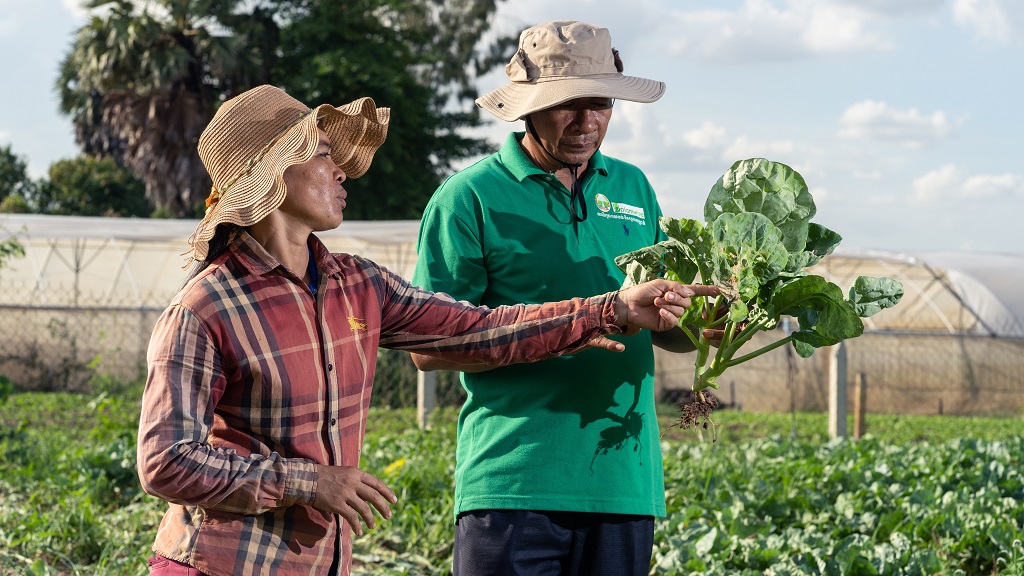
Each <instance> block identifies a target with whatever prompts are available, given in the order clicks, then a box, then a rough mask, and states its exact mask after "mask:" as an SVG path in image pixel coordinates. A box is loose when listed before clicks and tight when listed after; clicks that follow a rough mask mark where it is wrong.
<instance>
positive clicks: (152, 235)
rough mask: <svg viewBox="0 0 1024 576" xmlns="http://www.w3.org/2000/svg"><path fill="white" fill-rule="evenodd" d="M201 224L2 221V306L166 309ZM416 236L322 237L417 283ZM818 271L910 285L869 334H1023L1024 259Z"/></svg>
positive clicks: (872, 258)
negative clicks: (9, 256) (14, 246)
mask: <svg viewBox="0 0 1024 576" xmlns="http://www.w3.org/2000/svg"><path fill="white" fill-rule="evenodd" d="M196 224H197V221H195V220H152V219H124V218H92V217H72V216H40V215H7V216H3V215H0V239H2V238H6V237H9V236H12V235H13V236H15V237H17V238H18V239H19V241H20V242H21V243H22V244H23V245H24V246H25V248H26V257H25V258H19V259H14V260H11V261H10V262H8V265H7V267H6V268H4V269H0V306H19V305H21V306H70V307H75V306H79V307H156V308H162V307H163V306H164V305H165V304H166V302H167V301H168V300H169V299H170V297H171V296H172V295H173V294H174V292H175V291H176V290H177V288H178V287H179V286H180V285H181V282H182V280H183V279H184V271H183V270H182V268H181V267H182V264H183V263H184V259H183V257H182V256H181V253H182V252H184V250H185V248H186V247H187V239H188V237H189V236H190V235H191V234H192V231H193V230H195V227H196ZM418 230H419V222H418V221H415V220H400V221H372V222H371V221H345V222H342V224H341V226H340V227H339V228H338V229H336V230H332V231H329V232H321V233H318V236H319V237H320V238H321V239H322V240H323V241H324V243H325V244H327V246H328V247H329V248H330V249H331V250H332V251H335V252H349V253H354V254H359V255H362V256H365V257H367V258H370V259H372V260H374V261H375V262H377V263H379V264H381V265H384V266H387V267H388V268H389V269H391V270H393V271H395V272H397V273H399V274H402V275H403V276H405V277H406V278H410V277H411V276H412V271H413V268H414V266H415V263H416V236H417V233H418ZM814 272H815V273H817V274H821V275H823V276H825V277H826V278H829V279H830V280H832V281H834V282H836V283H837V284H839V285H840V286H842V287H843V288H844V289H846V288H848V287H849V286H850V285H851V284H852V283H853V280H854V279H855V278H856V277H857V276H861V275H865V276H889V277H892V278H895V279H897V280H900V281H901V282H902V283H903V285H904V288H905V290H906V295H905V296H904V299H903V301H902V302H901V303H900V305H899V306H897V307H895V308H893V309H890V310H885V311H883V312H881V313H879V314H878V315H876V316H874V317H872V318H868V319H867V320H866V322H865V324H866V328H867V329H868V330H872V331H879V332H884V331H895V332H921V333H946V334H968V335H978V336H995V337H1007V338H1024V290H1022V289H1021V287H1024V254H1008V253H1007V254H999V253H978V252H915V253H899V252H886V251H877V250H856V249H844V248H840V249H839V250H838V251H837V252H836V253H835V254H833V255H831V256H829V257H827V258H825V259H824V260H823V261H822V262H821V263H820V264H819V265H818V266H816V267H815V268H814Z"/></svg>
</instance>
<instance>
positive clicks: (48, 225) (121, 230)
mask: <svg viewBox="0 0 1024 576" xmlns="http://www.w3.org/2000/svg"><path fill="white" fill-rule="evenodd" d="M197 224H198V221H197V220H159V219H128V218H98V217H75V216H41V215H8V216H0V239H2V238H7V237H10V236H14V237H15V238H17V239H18V241H19V242H20V243H21V244H22V245H23V246H24V247H25V257H24V258H17V259H12V260H11V261H9V262H8V263H7V267H5V268H3V269H0V305H7V306H10V305H24V306H71V307H119V308H124V307H157V308H162V307H163V306H165V305H166V303H167V302H168V300H169V299H170V298H171V296H173V294H174V293H175V291H176V290H177V289H178V288H179V287H180V286H181V284H182V281H183V280H184V278H185V271H184V270H183V269H182V266H183V265H184V262H185V260H184V256H182V253H183V252H184V251H185V249H186V248H187V247H188V237H189V236H191V234H192V232H193V231H194V230H195V228H196V225H197ZM418 230H419V222H417V221H375V222H367V221H350V222H343V223H342V225H341V226H340V227H339V228H338V229H336V230H331V231H327V232H319V233H317V236H319V237H320V238H321V239H322V240H323V241H324V243H325V244H326V245H327V247H328V248H329V249H331V250H332V251H334V252H348V253H354V254H359V255H362V256H365V257H367V258H370V259H372V260H374V261H375V262H377V263H379V264H381V265H383V266H386V267H388V268H389V269H391V270H393V271H395V272H397V273H399V274H402V275H403V276H405V277H410V276H411V275H412V270H413V266H415V263H416V234H417V232H418Z"/></svg>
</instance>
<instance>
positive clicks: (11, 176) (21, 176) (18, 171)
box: [0, 145, 35, 202]
mask: <svg viewBox="0 0 1024 576" xmlns="http://www.w3.org/2000/svg"><path fill="white" fill-rule="evenodd" d="M34 190H35V182H33V181H32V178H30V177H29V175H28V163H26V162H25V160H24V159H22V158H21V157H20V156H18V155H17V154H15V153H14V150H13V149H11V146H10V145H7V146H0V202H4V201H5V200H6V199H7V198H8V197H21V198H26V197H28V196H31V195H32V193H33V191H34Z"/></svg>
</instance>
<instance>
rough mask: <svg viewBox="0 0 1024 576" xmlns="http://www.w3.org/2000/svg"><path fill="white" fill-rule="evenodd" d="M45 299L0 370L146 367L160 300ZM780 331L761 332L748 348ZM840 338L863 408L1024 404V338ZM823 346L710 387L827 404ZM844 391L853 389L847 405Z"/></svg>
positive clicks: (685, 361)
mask: <svg viewBox="0 0 1024 576" xmlns="http://www.w3.org/2000/svg"><path fill="white" fill-rule="evenodd" d="M7 288H8V289H10V285H8V286H7ZM6 296H9V295H6ZM5 300H14V301H18V300H16V299H14V298H10V299H8V298H5ZM21 301H22V302H24V301H25V299H21ZM48 302H50V303H49V304H46V305H43V304H32V303H21V304H16V305H12V304H0V334H2V338H0V376H4V377H6V378H7V379H9V380H10V381H11V382H12V383H13V384H14V385H15V386H16V387H17V388H18V389H20V390H39V391H53V390H69V391H89V389H90V382H91V380H92V379H93V378H95V377H97V376H104V377H113V378H120V379H123V380H126V381H128V380H133V379H137V378H139V377H141V375H142V374H144V372H145V361H146V348H147V346H148V343H149V338H150V334H151V332H152V328H153V325H154V324H155V322H156V320H157V318H158V317H159V315H160V313H161V312H162V311H163V306H162V305H145V306H124V307H118V306H111V305H110V304H109V300H108V299H105V298H103V297H102V296H101V297H98V298H93V299H90V298H89V297H88V295H83V294H81V293H76V302H77V304H74V305H72V304H70V303H67V304H60V305H58V304H53V302H60V300H59V299H56V298H49V299H48ZM780 336H781V334H779V333H761V334H758V335H757V336H755V337H754V339H753V340H752V341H751V342H750V343H748V344H747V347H748V350H753V349H755V347H760V346H762V345H764V344H767V343H769V342H771V341H772V340H775V339H777V338H779V337H780ZM845 345H846V347H847V358H848V361H847V366H848V374H849V380H850V381H851V382H852V381H853V379H854V375H856V374H863V375H864V381H865V382H866V386H867V392H866V394H865V400H866V411H868V412H875V413H891V414H952V415H982V414H985V415H988V414H1017V413H1020V412H1021V411H1022V409H1024V339H998V338H988V337H972V336H964V335H953V334H936V333H897V332H869V333H866V334H864V335H863V336H861V337H859V338H856V339H853V340H849V341H847V342H846V343H845ZM827 356H828V354H827V350H819V351H818V352H816V353H815V354H814V356H812V357H811V358H807V359H804V358H799V357H797V356H796V355H795V354H793V353H792V348H791V347H784V348H780V349H777V350H775V351H772V352H770V353H768V354H765V355H764V356H761V357H758V358H756V359H754V360H752V361H749V362H747V363H744V364H742V365H740V366H736V367H733V368H730V369H729V370H728V371H727V372H726V373H725V374H724V375H723V376H722V377H721V378H720V380H719V385H720V389H719V390H718V391H716V392H715V394H716V395H717V396H718V398H719V400H720V401H721V402H722V403H723V404H725V405H726V406H732V407H734V408H737V409H741V410H748V411H757V412H784V411H791V410H793V411H822V410H826V409H827V407H828V379H827V375H828V364H827ZM377 359H378V366H377V377H376V379H375V382H374V393H373V396H374V400H373V402H374V405H378V406H390V407H408V406H415V405H416V388H417V387H416V380H417V373H416V369H415V366H414V365H413V364H412V361H411V359H410V358H409V355H408V354H406V353H403V352H396V351H392V350H383V349H382V350H380V352H379V353H378V357H377ZM656 360H657V373H656V374H657V375H656V379H655V382H656V389H657V391H658V394H659V397H660V398H661V399H663V400H668V401H671V400H678V399H680V398H681V397H683V395H684V392H685V390H687V389H688V388H689V386H690V385H691V383H692V378H693V362H694V355H693V354H671V353H667V352H662V351H660V350H658V351H656ZM438 380H439V382H438V390H437V396H438V403H439V404H440V405H442V406H444V405H448V406H451V405H459V404H461V403H462V401H463V400H464V399H465V393H464V390H463V389H462V386H461V384H460V383H459V382H458V377H457V375H456V374H455V373H451V372H442V373H440V374H439V378H438ZM580 384H583V383H580ZM850 394H851V395H852V394H853V392H852V390H851V391H850ZM852 401H853V398H852V396H851V398H850V402H851V404H850V405H851V406H852Z"/></svg>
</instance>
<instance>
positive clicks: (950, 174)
mask: <svg viewBox="0 0 1024 576" xmlns="http://www.w3.org/2000/svg"><path fill="white" fill-rule="evenodd" d="M913 186H914V199H915V200H917V201H919V202H925V203H927V202H933V201H941V200H946V199H965V198H968V199H969V198H1000V197H1012V196H1020V197H1024V174H1013V173H1010V172H1007V173H1005V174H978V175H974V176H967V175H966V174H964V172H963V171H962V170H961V169H959V168H957V167H956V166H955V165H953V164H946V165H944V166H940V167H939V168H936V169H935V170H932V171H931V172H928V173H927V174H924V175H922V176H919V177H918V178H915V179H914V183H913Z"/></svg>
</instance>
